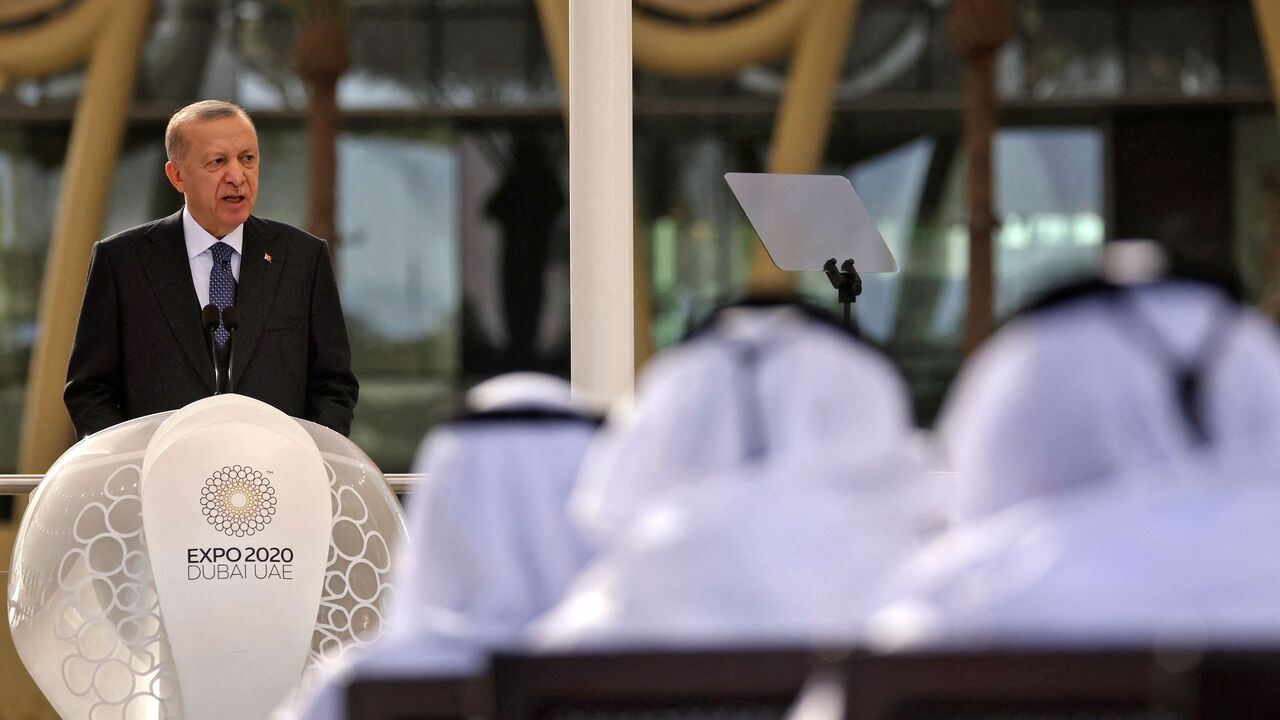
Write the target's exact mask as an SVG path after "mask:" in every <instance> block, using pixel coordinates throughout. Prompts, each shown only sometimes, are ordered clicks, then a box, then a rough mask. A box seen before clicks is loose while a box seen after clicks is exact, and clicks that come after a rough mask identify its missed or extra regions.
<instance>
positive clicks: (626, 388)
mask: <svg viewBox="0 0 1280 720" xmlns="http://www.w3.org/2000/svg"><path fill="white" fill-rule="evenodd" d="M631 172H632V162H631V2H630V0H570V4H569V307H570V337H571V351H572V352H571V376H572V381H573V388H574V393H575V395H577V396H578V397H580V398H581V399H583V400H586V401H588V402H592V403H609V402H612V401H614V400H617V399H619V398H621V397H624V396H627V395H629V394H630V393H631V391H632V387H633V384H634V381H635V377H634V376H635V348H634V344H635V337H634V334H633V330H632V324H633V323H634V322H635V315H634V309H633V305H634V298H635V293H634V289H633V283H634V280H633V277H632V262H633V259H632V258H633V255H632V242H633V237H632V236H633V229H632V228H633V221H632V208H631V193H632V190H631Z"/></svg>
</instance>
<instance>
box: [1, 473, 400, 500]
mask: <svg viewBox="0 0 1280 720" xmlns="http://www.w3.org/2000/svg"><path fill="white" fill-rule="evenodd" d="M422 477H423V476H422V475H421V474H415V473H391V474H388V475H387V483H388V484H389V485H391V490H392V491H393V492H395V493H397V494H399V493H406V492H408V491H409V490H410V489H412V488H413V486H414V485H416V484H417V483H418V482H419V481H421V480H422ZM42 480H44V476H43V475H0V495H27V494H29V493H30V492H31V491H33V490H35V489H36V487H37V486H39V485H40V481H42Z"/></svg>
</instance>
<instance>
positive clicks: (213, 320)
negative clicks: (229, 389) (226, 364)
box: [200, 303, 227, 395]
mask: <svg viewBox="0 0 1280 720" xmlns="http://www.w3.org/2000/svg"><path fill="white" fill-rule="evenodd" d="M221 322H222V312H221V311H220V310H218V306H217V305H214V304H213V303H209V304H208V305H205V306H204V307H203V308H201V310H200V324H201V325H203V326H204V334H205V339H206V340H208V341H209V356H210V358H211V359H212V360H213V394H214V395H221V394H222V393H223V392H225V389H226V386H227V377H226V370H225V369H223V367H222V363H220V362H218V340H217V338H215V337H214V333H215V332H217V330H218V325H219V324H220V323H221Z"/></svg>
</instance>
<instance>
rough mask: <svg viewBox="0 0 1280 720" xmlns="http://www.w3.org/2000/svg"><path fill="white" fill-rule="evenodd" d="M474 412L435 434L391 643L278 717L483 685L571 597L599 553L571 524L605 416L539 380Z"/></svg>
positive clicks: (496, 388)
mask: <svg viewBox="0 0 1280 720" xmlns="http://www.w3.org/2000/svg"><path fill="white" fill-rule="evenodd" d="M468 406H469V408H471V412H470V413H469V414H465V415H463V416H461V417H459V418H456V419H454V420H453V421H451V422H449V423H446V424H444V425H443V426H440V427H438V428H436V429H435V430H433V431H432V432H431V434H430V435H428V436H427V439H426V440H425V441H424V442H423V446H422V449H421V450H420V452H419V455H418V460H417V462H416V463H415V468H414V470H415V472H419V473H423V474H424V475H425V476H426V477H425V479H424V481H423V483H422V484H421V485H420V486H419V487H418V488H416V489H415V490H414V492H413V493H412V494H411V495H410V496H409V498H408V500H407V502H406V505H407V506H408V513H409V520H408V526H409V527H408V538H409V543H410V546H409V548H408V549H407V551H405V552H403V553H401V555H400V557H401V558H402V561H401V563H400V565H399V567H398V569H397V572H396V575H395V580H394V582H395V586H396V593H397V595H396V601H395V603H394V605H393V609H392V613H391V618H390V621H389V623H388V633H387V635H386V636H384V637H383V638H381V639H379V640H378V641H377V642H376V643H374V644H373V645H372V646H371V647H369V648H368V649H367V651H365V652H363V653H361V654H360V656H359V657H356V658H344V659H339V660H334V661H332V664H331V667H329V668H326V669H325V670H324V672H323V674H324V676H325V677H324V678H323V679H322V680H321V681H320V682H319V683H318V684H317V687H316V688H315V689H314V690H312V691H310V692H307V693H305V694H304V695H303V696H302V697H301V698H300V699H299V700H298V701H296V702H295V703H293V704H292V705H290V706H289V707H286V708H284V709H282V710H281V711H280V713H278V715H277V717H278V718H293V717H301V718H307V719H308V720H326V719H332V720H338V719H340V718H343V717H345V716H346V713H345V694H346V690H347V687H348V686H349V684H350V682H351V681H352V680H353V679H354V678H358V677H377V678H394V677H421V676H424V675H433V676H457V675H469V674H473V673H475V672H477V671H478V670H479V669H480V668H481V667H482V666H483V664H484V662H485V660H486V658H487V655H488V652H489V651H490V650H492V649H496V648H502V647H507V646H510V645H512V644H513V642H514V641H515V640H516V638H518V637H519V636H520V633H521V631H522V629H523V628H524V626H525V625H526V624H527V623H528V622H529V621H530V620H532V619H533V618H535V617H536V616H538V615H539V614H541V613H542V612H545V611H546V610H547V608H549V607H551V606H552V605H553V604H554V603H555V601H556V600H557V599H559V598H560V597H561V596H562V595H563V593H564V591H565V588H566V587H567V586H568V584H569V582H570V580H571V579H572V578H573V577H574V576H575V575H576V574H577V573H578V571H579V570H580V569H581V568H582V566H583V565H584V564H585V563H586V561H587V559H588V558H589V556H590V550H589V546H588V544H587V543H586V541H585V540H584V539H583V538H582V537H581V536H580V534H579V533H578V531H577V530H576V529H574V528H573V527H571V526H570V525H569V523H568V521H567V518H566V516H565V504H566V502H567V500H568V496H569V492H570V490H571V488H572V485H573V481H574V478H575V477H576V475H577V473H578V469H579V464H580V463H581V460H582V457H583V454H584V453H585V451H586V448H587V446H588V444H589V443H590V442H591V439H592V437H593V436H594V435H595V433H596V430H597V428H598V427H599V424H600V419H599V418H597V417H594V416H591V415H588V414H586V413H584V412H583V411H581V410H580V409H579V408H577V407H576V406H575V405H574V404H573V402H572V401H571V400H570V394H569V385H568V383H566V382H564V381H563V380H561V379H559V378H554V377H550V376H545V375H538V374H534V373H516V374H512V375H505V376H500V377H498V378H495V379H493V380H489V381H487V382H485V383H482V384H480V385H477V386H476V387H475V388H474V389H473V390H472V391H471V392H470V393H469V395H468Z"/></svg>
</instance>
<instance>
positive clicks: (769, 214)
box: [724, 173, 898, 329]
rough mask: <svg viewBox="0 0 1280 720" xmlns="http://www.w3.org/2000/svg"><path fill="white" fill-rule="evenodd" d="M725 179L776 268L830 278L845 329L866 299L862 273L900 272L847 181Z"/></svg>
mask: <svg viewBox="0 0 1280 720" xmlns="http://www.w3.org/2000/svg"><path fill="white" fill-rule="evenodd" d="M724 178H725V181H726V182H728V183H729V187H730V188H731V189H732V190H733V194H734V197H736V198H737V199H738V204H739V205H741V206H742V210H743V212H745V213H746V214H747V219H748V220H750V221H751V227H752V228H754V229H755V231H756V234H757V235H759V236H760V242H761V243H763V244H764V248H765V250H767V251H768V253H769V259H771V260H772V261H773V264H774V265H777V266H778V267H779V268H780V269H782V270H788V271H793V272H812V271H821V272H823V273H826V276H827V280H829V281H830V282H831V287H833V288H835V289H836V291H837V299H838V300H839V302H840V304H841V305H842V306H843V308H844V324H845V327H847V328H849V329H853V327H854V325H853V303H855V302H857V299H858V296H859V295H861V294H862V276H861V275H859V272H864V273H891V272H897V271H898V262H897V261H896V260H894V259H893V253H891V252H889V246H888V245H886V244H885V242H884V238H883V237H881V236H880V231H879V230H878V229H877V228H876V224H875V221H873V220H872V219H871V215H870V214H869V213H868V212H867V209H866V207H864V206H863V205H862V200H860V199H859V198H858V194H857V193H856V192H854V189H853V185H852V184H851V183H850V182H849V179H848V178H846V177H844V176H843V175H781V174H771V173H728V174H726V175H725V176H724ZM839 258H845V260H844V262H840V260H839ZM855 261H856V263H857V267H856V268H855V267H854V263H855Z"/></svg>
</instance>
